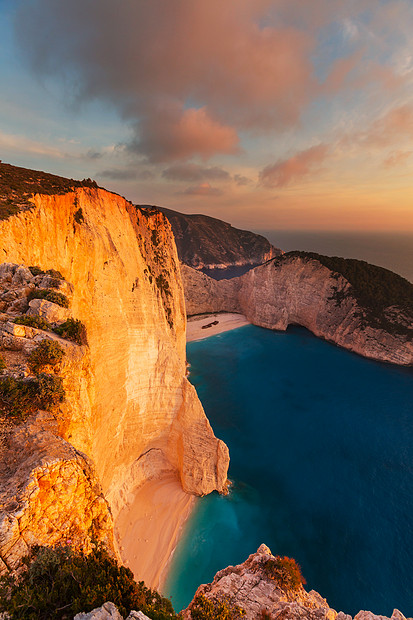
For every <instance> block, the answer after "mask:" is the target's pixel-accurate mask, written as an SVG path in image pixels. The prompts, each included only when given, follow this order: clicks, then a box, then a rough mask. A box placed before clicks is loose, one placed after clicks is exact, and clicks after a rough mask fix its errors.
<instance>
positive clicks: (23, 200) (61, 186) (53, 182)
mask: <svg viewBox="0 0 413 620" xmlns="http://www.w3.org/2000/svg"><path fill="white" fill-rule="evenodd" d="M77 187H90V188H96V187H98V186H97V184H96V182H95V181H92V179H83V181H75V180H74V179H65V178H63V177H59V176H56V175H54V174H49V173H47V172H42V171H39V170H30V169H27V168H19V167H17V166H11V165H10V164H3V163H0V220H3V219H6V218H8V217H10V216H11V215H14V214H16V213H18V212H19V211H21V210H27V209H30V208H32V207H33V204H32V203H31V202H30V200H29V199H30V198H31V197H32V196H33V195H34V194H48V195H53V194H66V193H67V192H71V191H73V190H74V189H76V188H77Z"/></svg>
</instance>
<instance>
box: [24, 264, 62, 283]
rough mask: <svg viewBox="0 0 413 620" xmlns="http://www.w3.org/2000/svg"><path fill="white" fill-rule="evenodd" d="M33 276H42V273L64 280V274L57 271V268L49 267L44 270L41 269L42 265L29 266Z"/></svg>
mask: <svg viewBox="0 0 413 620" xmlns="http://www.w3.org/2000/svg"><path fill="white" fill-rule="evenodd" d="M29 269H30V271H31V273H32V276H41V275H44V276H45V275H47V276H52V278H57V279H58V280H63V276H62V274H61V273H60V271H57V269H47V271H43V269H40V267H38V266H37V265H34V266H31V267H29Z"/></svg>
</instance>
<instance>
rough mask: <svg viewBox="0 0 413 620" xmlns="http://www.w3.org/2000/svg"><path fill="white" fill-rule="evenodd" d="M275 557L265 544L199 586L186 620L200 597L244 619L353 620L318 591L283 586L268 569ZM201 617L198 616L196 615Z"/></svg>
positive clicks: (364, 617) (368, 619) (362, 615)
mask: <svg viewBox="0 0 413 620" xmlns="http://www.w3.org/2000/svg"><path fill="white" fill-rule="evenodd" d="M271 560H272V561H274V560H275V558H274V556H272V555H271V551H270V550H269V549H268V547H266V546H265V545H261V546H260V548H259V549H258V551H257V552H256V553H253V554H252V555H250V556H249V558H248V559H247V560H246V561H245V562H244V563H243V564H239V565H238V566H228V567H227V568H225V569H224V570H221V571H219V572H218V573H217V574H216V575H215V577H214V580H213V582H212V583H210V584H206V585H201V586H199V588H198V590H197V591H196V594H195V597H194V600H193V601H192V603H191V604H190V605H189V607H188V608H187V609H186V610H185V611H184V612H183V618H184V620H191V618H192V614H191V610H192V609H193V608H194V605H195V602H196V599H197V597H199V596H201V597H205V598H206V599H207V600H209V601H212V602H219V601H226V602H227V604H228V605H229V606H231V607H235V606H238V607H240V608H241V609H242V610H244V612H245V614H243V615H242V616H238V615H235V614H234V617H242V618H245V620H261V619H263V618H267V619H268V620H276V619H277V618H278V619H280V620H281V619H282V620H352V617H351V616H350V615H348V614H345V613H343V612H338V613H337V612H336V611H335V610H334V609H331V608H330V607H329V605H328V603H327V601H326V600H325V599H323V598H322V597H321V596H320V595H319V594H318V592H315V591H314V590H311V591H310V592H307V591H306V590H305V589H304V588H303V587H302V586H301V585H300V586H299V587H298V588H296V589H291V588H285V587H282V586H280V585H279V584H278V583H277V581H276V580H274V579H273V578H271V576H270V575H269V573H268V570H267V569H266V565H267V563H268V561H271ZM197 617H198V616H197ZM354 620H406V618H405V617H404V616H403V614H402V613H400V611H398V610H397V609H395V610H394V612H393V614H392V617H391V619H389V618H387V617H385V616H376V615H375V614H372V613H371V612H368V611H360V612H359V613H358V614H357V615H356V616H355V619H354ZM407 620H411V619H407Z"/></svg>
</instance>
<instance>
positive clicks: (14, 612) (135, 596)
mask: <svg viewBox="0 0 413 620" xmlns="http://www.w3.org/2000/svg"><path fill="white" fill-rule="evenodd" d="M24 563H25V565H26V566H27V569H26V570H25V571H24V572H22V573H21V574H20V575H19V576H15V575H14V576H11V575H8V576H7V577H4V578H3V579H2V580H1V585H0V610H1V611H7V612H8V613H9V614H10V617H11V620H36V619H37V620H48V619H49V618H50V619H51V618H56V619H59V618H60V619H63V618H67V619H69V618H70V619H72V618H73V617H74V616H75V615H76V614H77V613H79V612H81V611H85V612H88V611H91V610H92V609H94V608H96V607H100V606H101V605H103V604H104V603H105V602H106V601H112V602H113V603H114V604H115V605H116V606H117V607H118V609H119V611H120V613H121V614H122V615H123V616H124V617H126V616H127V615H128V614H129V612H130V611H131V610H132V609H135V610H141V611H143V612H144V613H145V614H146V615H148V616H149V617H150V618H153V619H154V620H164V619H171V618H176V615H175V613H174V610H173V607H172V605H171V603H170V601H169V600H168V599H165V598H163V597H161V596H160V595H159V594H158V592H156V591H154V590H150V589H149V588H147V587H146V586H145V585H144V583H143V582H142V581H141V582H139V583H136V582H135V581H134V579H133V575H132V571H131V570H129V569H128V568H125V567H124V566H118V564H117V562H116V560H114V559H113V558H112V557H110V556H109V554H108V553H107V551H105V550H104V549H103V548H102V547H98V548H96V549H95V550H94V551H92V553H90V554H89V555H85V554H83V553H81V552H76V551H74V550H73V549H71V548H70V547H63V546H60V547H55V548H50V547H37V548H34V549H33V551H32V555H31V556H30V557H27V558H25V560H24Z"/></svg>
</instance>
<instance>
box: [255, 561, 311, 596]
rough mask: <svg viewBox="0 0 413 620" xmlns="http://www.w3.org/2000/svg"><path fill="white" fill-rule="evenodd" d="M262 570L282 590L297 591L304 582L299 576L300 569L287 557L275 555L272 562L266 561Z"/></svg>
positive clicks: (300, 575)
mask: <svg viewBox="0 0 413 620" xmlns="http://www.w3.org/2000/svg"><path fill="white" fill-rule="evenodd" d="M264 570H265V573H266V575H267V577H269V578H270V579H274V581H276V582H277V585H278V586H279V587H280V588H282V589H283V590H293V591H295V590H298V589H299V588H300V586H301V585H303V584H305V583H306V580H305V579H304V577H303V576H302V574H301V568H300V566H299V565H298V564H297V562H296V561H295V560H294V558H288V557H287V556H284V557H281V556H279V555H277V557H276V558H275V559H274V560H267V562H265V564H264Z"/></svg>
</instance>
